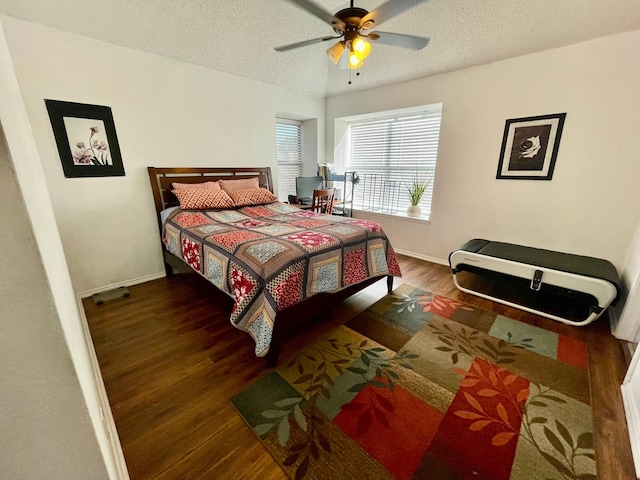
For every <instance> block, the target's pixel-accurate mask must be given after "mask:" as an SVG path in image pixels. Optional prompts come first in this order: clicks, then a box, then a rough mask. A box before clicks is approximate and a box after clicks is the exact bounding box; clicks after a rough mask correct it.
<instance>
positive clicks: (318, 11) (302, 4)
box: [286, 0, 345, 32]
mask: <svg viewBox="0 0 640 480" xmlns="http://www.w3.org/2000/svg"><path fill="white" fill-rule="evenodd" d="M286 1H287V2H289V3H293V4H294V5H295V6H297V7H299V8H301V9H303V10H305V11H307V12H309V13H310V14H311V15H315V16H316V17H318V18H319V19H320V20H322V21H324V22H326V23H328V24H329V25H331V26H332V27H333V28H335V29H337V30H340V31H341V32H342V31H344V29H345V24H344V22H343V21H342V20H340V19H339V18H338V17H335V16H334V15H333V13H329V12H328V11H327V10H325V9H324V8H322V7H321V6H319V5H316V4H315V3H313V2H312V1H311V0H286Z"/></svg>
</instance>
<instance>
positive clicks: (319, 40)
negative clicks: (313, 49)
mask: <svg viewBox="0 0 640 480" xmlns="http://www.w3.org/2000/svg"><path fill="white" fill-rule="evenodd" d="M336 38H340V37H320V38H312V39H311V40H305V41H303V42H297V43H290V44H289V45H282V46H281V47H273V49H274V50H275V51H276V52H286V51H287V50H293V49H294V48H300V47H306V46H307V45H313V44H315V43H322V42H326V41H328V40H335V39H336Z"/></svg>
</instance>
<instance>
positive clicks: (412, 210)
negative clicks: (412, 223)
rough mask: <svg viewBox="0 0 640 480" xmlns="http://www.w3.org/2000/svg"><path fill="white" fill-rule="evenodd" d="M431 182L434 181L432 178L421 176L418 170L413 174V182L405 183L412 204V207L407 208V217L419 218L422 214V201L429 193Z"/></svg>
mask: <svg viewBox="0 0 640 480" xmlns="http://www.w3.org/2000/svg"><path fill="white" fill-rule="evenodd" d="M431 180H433V177H432V176H430V175H426V174H421V173H420V172H418V171H417V170H416V171H415V172H414V173H413V176H412V178H411V180H410V181H409V182H406V181H405V182H404V185H405V187H406V189H407V193H408V194H409V201H410V202H411V206H410V207H409V208H407V215H409V216H410V217H419V216H420V214H421V213H422V210H421V209H420V206H419V204H420V200H422V196H423V195H424V192H426V191H427V188H428V187H429V184H430V183H431Z"/></svg>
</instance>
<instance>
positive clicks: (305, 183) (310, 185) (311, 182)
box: [296, 176, 322, 205]
mask: <svg viewBox="0 0 640 480" xmlns="http://www.w3.org/2000/svg"><path fill="white" fill-rule="evenodd" d="M318 188H322V177H321V176H317V177H296V197H298V201H299V202H300V203H303V204H305V205H311V199H312V198H313V191H314V190H316V189H318Z"/></svg>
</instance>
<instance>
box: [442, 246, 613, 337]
mask: <svg viewBox="0 0 640 480" xmlns="http://www.w3.org/2000/svg"><path fill="white" fill-rule="evenodd" d="M449 266H450V267H451V272H452V274H453V281H454V283H455V284H456V286H457V287H458V288H459V289H460V290H462V291H463V292H467V293H471V294H473V295H477V296H480V297H483V298H487V299H489V300H494V301H496V302H500V303H503V304H505V305H509V306H511V307H515V308H519V309H521V310H525V311H528V312H532V313H536V314H538V315H542V316H544V317H547V318H551V319H553V320H557V321H559V322H562V323H566V324H569V325H577V326H582V325H587V324H589V323H591V322H593V321H594V320H596V319H597V318H598V317H599V316H600V315H601V314H602V312H604V310H605V309H606V308H607V307H608V306H609V305H611V303H613V302H615V300H616V299H617V298H618V296H619V294H620V281H619V278H618V273H617V271H616V268H615V267H614V266H613V264H612V263H611V262H609V261H607V260H602V259H599V258H592V257H585V256H581V255H572V254H569V253H561V252H554V251H551V250H542V249H539V248H532V247H525V246H522V245H514V244H510V243H502V242H492V241H489V240H483V239H473V240H470V241H468V242H467V243H465V244H464V245H463V246H461V247H460V248H459V249H457V250H454V251H453V252H451V254H450V255H449ZM463 271H464V272H471V273H472V274H474V275H476V276H480V278H483V277H492V282H493V283H494V284H495V285H499V286H500V285H501V286H502V287H505V289H506V290H508V291H510V293H512V294H513V295H506V296H503V295H498V294H495V293H492V292H488V293H487V292H483V291H481V289H479V288H476V286H474V285H471V286H465V285H460V284H459V281H458V280H459V279H458V274H459V273H460V272H463ZM477 283H478V282H477V281H476V284H477ZM498 290H500V289H498ZM519 293H521V294H522V295H518V294H519ZM518 297H520V298H519V299H518V300H517V301H515V300H513V299H514V298H518ZM527 298H528V299H530V300H531V302H529V301H527ZM521 299H524V300H521ZM547 300H548V301H547ZM565 302H568V303H574V304H576V306H579V307H580V308H578V309H577V310H579V311H581V312H584V315H583V316H584V318H568V317H567V316H565V315H563V314H562V313H556V312H554V311H553V308H546V307H547V305H548V306H550V307H551V306H552V305H553V304H556V305H557V304H562V303H565ZM541 305H542V306H541Z"/></svg>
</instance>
